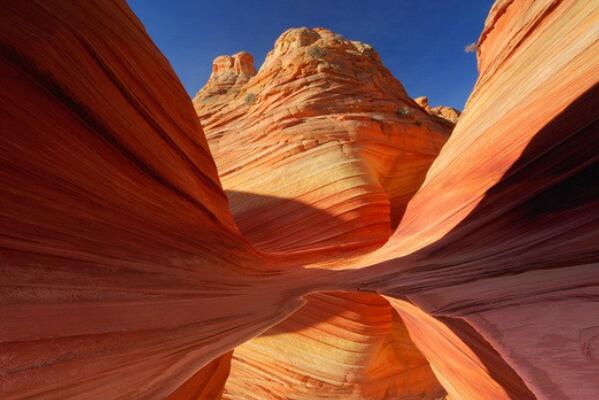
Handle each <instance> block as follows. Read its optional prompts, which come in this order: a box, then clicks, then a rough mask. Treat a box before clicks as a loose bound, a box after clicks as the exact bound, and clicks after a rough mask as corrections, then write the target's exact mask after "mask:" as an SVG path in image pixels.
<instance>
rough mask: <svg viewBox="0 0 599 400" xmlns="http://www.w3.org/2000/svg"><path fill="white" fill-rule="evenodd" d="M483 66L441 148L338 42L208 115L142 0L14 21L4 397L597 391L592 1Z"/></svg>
mask: <svg viewBox="0 0 599 400" xmlns="http://www.w3.org/2000/svg"><path fill="white" fill-rule="evenodd" d="M477 49H478V50H477V57H478V66H479V72H480V76H479V78H478V81H477V83H476V86H475V88H474V90H473V93H472V94H471V96H470V98H469V100H468V103H467V104H466V107H465V109H464V112H463V114H462V115H461V116H460V117H459V119H458V122H457V124H456V126H455V128H454V129H453V131H452V132H451V135H449V133H450V130H451V124H450V123H449V122H446V121H445V120H441V119H440V118H438V117H436V116H432V115H429V113H428V112H427V111H426V109H425V108H422V107H421V106H419V105H418V104H417V103H416V102H414V101H413V100H411V99H410V98H409V97H408V96H407V95H406V93H405V91H404V90H403V88H402V87H401V84H400V83H399V82H398V81H397V80H396V79H395V78H393V77H392V76H391V75H390V73H389V72H388V71H387V70H386V69H385V68H384V67H383V66H382V64H381V62H380V60H379V58H378V56H377V55H376V53H375V52H374V50H373V49H372V48H370V47H369V46H366V45H364V44H361V43H358V42H351V41H349V40H346V39H344V38H341V37H339V36H337V35H335V34H333V33H332V32H330V31H327V30H324V29H292V30H289V31H287V32H286V33H285V34H283V35H282V36H281V38H279V40H277V43H276V44H275V48H274V49H273V51H272V52H271V53H270V54H269V55H268V57H267V58H266V60H265V63H264V65H263V66H262V67H261V68H260V70H259V71H258V72H256V73H255V74H254V70H253V66H252V62H251V56H249V55H248V54H247V53H238V54H237V55H235V56H233V57H223V58H220V59H218V62H216V63H215V67H214V68H213V73H212V76H211V78H210V81H209V83H208V85H207V86H206V88H204V89H203V90H202V91H200V93H198V95H197V96H196V98H195V99H194V100H193V104H192V102H191V101H190V99H189V98H188V97H187V95H186V93H185V91H184V89H183V88H182V86H181V84H180V83H179V81H178V79H177V77H176V75H175V74H174V72H173V71H172V68H171V67H170V65H169V63H168V61H167V60H166V59H165V58H164V57H163V56H162V55H161V53H160V52H159V50H158V49H157V48H156V47H155V45H154V44H153V43H152V41H151V40H150V38H149V37H148V35H147V33H146V31H145V30H144V28H143V26H142V25H141V23H140V22H139V21H138V20H137V19H136V17H135V16H134V15H133V13H132V12H131V10H130V9H129V8H128V6H127V5H126V4H125V3H123V2H120V1H114V2H113V1H102V2H95V1H89V2H55V3H52V4H49V3H46V2H34V1H31V2H10V3H8V4H6V5H5V7H4V9H3V12H2V13H0V69H1V72H2V74H1V75H0V76H2V78H1V79H2V85H3V86H2V91H0V124H1V127H2V135H1V136H0V142H1V146H0V164H1V165H2V168H1V169H0V204H1V207H0V248H1V251H0V257H1V258H0V316H1V317H0V397H1V398H3V399H25V398H42V399H61V400H62V399H165V398H167V399H170V400H182V399H210V400H213V399H218V398H225V399H235V400H237V399H241V400H243V399H284V398H296V399H334V398H347V399H363V400H365V399H385V398H386V399H397V398H399V399H405V400H411V399H423V398H424V399H436V398H445V397H447V398H448V399H452V400H457V399H465V400H480V399H499V400H501V399H505V400H514V399H518V400H527V399H558V400H562V399H577V400H595V399H597V398H598V397H599V383H598V381H597V379H596V377H597V366H598V356H597V353H598V351H599V350H598V348H599V328H598V327H599V313H597V298H598V297H599V289H598V288H599V269H598V265H597V264H598V261H599V246H598V243H599V230H598V229H597V224H598V223H599V221H598V220H597V218H598V215H597V209H598V208H599V200H598V199H599V192H598V189H597V185H596V184H594V183H595V182H596V177H597V176H596V171H597V167H598V166H597V159H598V157H599V156H598V155H599V142H598V141H597V140H596V137H597V133H598V132H599V126H598V123H599V122H598V119H597V115H598V113H597V110H598V109H599V89H598V85H597V83H598V82H599V4H598V3H597V1H580V2H576V1H565V0H564V1H559V0H537V1H533V0H499V1H497V2H496V4H495V5H494V6H493V8H492V9H491V11H490V14H489V16H488V18H487V21H486V22H485V27H484V29H483V32H482V33H481V36H480V38H479V40H478V46H477ZM344 63H346V64H344ZM369 68H372V70H370V69H369ZM194 107H195V110H194ZM198 115H199V117H200V118H199V122H198ZM200 124H202V125H204V129H205V130H206V132H207V134H206V136H204V133H203V130H202V128H201V126H200ZM235 132H237V133H238V136H235ZM213 156H214V159H213ZM225 191H226V193H225Z"/></svg>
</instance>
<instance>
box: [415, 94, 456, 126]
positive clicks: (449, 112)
mask: <svg viewBox="0 0 599 400" xmlns="http://www.w3.org/2000/svg"><path fill="white" fill-rule="evenodd" d="M414 101H415V102H416V104H418V105H419V106H420V107H422V108H423V109H424V111H426V112H427V113H428V114H429V115H432V116H435V117H439V118H443V119H444V120H447V121H449V122H451V123H452V124H453V125H455V124H456V122H458V118H459V117H460V114H461V112H460V111H459V110H456V109H455V108H453V107H447V106H436V107H431V106H430V104H428V97H426V96H421V97H416V98H415V99H414Z"/></svg>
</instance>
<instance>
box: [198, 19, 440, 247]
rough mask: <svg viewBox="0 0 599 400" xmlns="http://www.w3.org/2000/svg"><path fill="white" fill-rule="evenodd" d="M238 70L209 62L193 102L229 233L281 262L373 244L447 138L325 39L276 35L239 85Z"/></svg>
mask: <svg viewBox="0 0 599 400" xmlns="http://www.w3.org/2000/svg"><path fill="white" fill-rule="evenodd" d="M223 59H231V60H232V61H231V62H230V63H229V64H228V65H229V66H230V67H229V69H227V70H224V69H223V68H222V60H223ZM250 62H251V58H250V57H249V55H248V54H247V53H239V54H236V55H234V56H232V57H227V56H220V57H217V58H216V59H215V60H214V64H213V74H212V76H211V77H210V79H209V81H208V83H207V85H206V87H204V88H203V89H202V90H201V91H200V92H199V93H198V94H197V95H196V97H195V98H194V105H195V108H196V111H197V113H198V116H199V118H200V121H201V123H202V126H203V128H204V131H205V132H206V136H207V138H208V142H209V144H210V148H211V150H212V154H213V156H214V158H215V161H216V163H217V166H218V170H219V175H220V178H221V182H222V184H223V187H224V188H225V190H226V191H229V192H236V193H231V194H230V195H229V201H230V204H231V208H232V211H233V214H234V215H235V220H236V222H237V224H238V226H239V227H240V229H241V231H242V232H243V233H244V235H245V236H246V237H248V238H249V239H250V240H252V242H253V243H254V244H255V245H256V246H257V247H258V248H261V249H265V250H268V251H270V252H285V253H286V254H289V253H290V252H305V251H308V250H318V251H319V252H320V255H322V252H323V251H331V250H333V251H335V250H338V249H339V248H340V247H344V248H346V249H355V248H360V249H364V248H372V247H375V246H377V245H381V244H382V243H384V241H385V240H386V239H387V238H388V237H389V234H390V232H391V228H392V227H394V226H396V225H397V222H398V221H399V219H400V217H401V214H402V213H403V210H404V209H405V206H406V204H407V201H408V200H409V199H410V198H411V197H412V196H413V194H414V193H415V192H416V190H417V189H418V187H419V186H420V184H421V182H422V180H423V179H424V175H425V174H426V171H427V169H428V167H429V166H430V164H431V163H432V161H433V160H434V158H435V157H436V156H437V154H438V153H439V150H440V149H441V147H442V145H443V143H445V141H446V140H447V137H448V136H449V133H450V131H451V127H448V126H447V125H445V124H443V123H441V122H439V121H438V120H437V119H436V118H431V117H429V116H428V115H427V114H426V112H423V110H421V109H420V107H418V106H417V105H416V103H414V101H413V100H412V99H410V98H409V97H408V96H407V94H406V92H405V90H404V88H403V87H402V85H401V83H400V82H399V81H398V80H397V79H395V78H394V77H393V76H392V75H391V73H390V72H389V71H388V70H387V69H386V68H385V67H384V66H383V64H382V62H381V60H380V58H379V56H378V54H377V53H376V51H375V50H374V49H373V48H372V47H370V46H368V45H365V44H363V43H360V42H355V41H350V40H347V39H345V38H343V37H342V36H340V35H337V34H335V33H333V32H331V31H328V30H325V29H320V28H317V29H308V28H298V29H290V30H288V31H286V32H284V33H283V34H282V35H281V36H280V37H279V38H278V39H277V41H276V43H275V45H274V48H273V49H272V50H271V51H270V52H269V53H268V55H267V57H266V59H265V61H264V64H263V65H262V67H261V68H260V70H259V71H258V72H257V74H256V75H254V76H253V77H252V78H251V79H249V81H248V80H247V75H246V74H245V73H238V71H252V70H253V69H254V68H253V65H247V64H248V63H250ZM237 76H238V78H236V77H237ZM225 79H226V80H227V82H237V83H238V84H233V85H231V84H227V85H222V84H221V82H222V81H223V80H225ZM246 81H247V82H246ZM240 82H241V83H240ZM242 82H245V83H242ZM215 87H218V88H219V90H215V89H214V88H215ZM297 221H301V224H297Z"/></svg>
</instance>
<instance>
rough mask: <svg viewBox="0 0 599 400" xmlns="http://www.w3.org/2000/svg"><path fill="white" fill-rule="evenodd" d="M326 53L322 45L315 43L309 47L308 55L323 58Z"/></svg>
mask: <svg viewBox="0 0 599 400" xmlns="http://www.w3.org/2000/svg"><path fill="white" fill-rule="evenodd" d="M326 54H327V53H326V51H324V50H323V49H322V48H320V46H316V45H315V46H312V47H310V48H309V49H308V55H309V56H310V57H312V58H323V57H324V56H325V55H326Z"/></svg>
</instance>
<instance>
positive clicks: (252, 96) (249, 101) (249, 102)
mask: <svg viewBox="0 0 599 400" xmlns="http://www.w3.org/2000/svg"><path fill="white" fill-rule="evenodd" d="M243 102H244V103H245V104H246V105H248V106H251V105H252V104H254V103H255V102H256V95H255V94H253V93H248V94H246V95H245V97H244V98H243Z"/></svg>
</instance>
